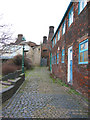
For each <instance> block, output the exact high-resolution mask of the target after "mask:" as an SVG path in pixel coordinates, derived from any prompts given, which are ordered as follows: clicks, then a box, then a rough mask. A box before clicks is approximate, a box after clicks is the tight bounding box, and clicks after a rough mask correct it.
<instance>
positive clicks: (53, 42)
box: [52, 40, 54, 48]
mask: <svg viewBox="0 0 90 120" xmlns="http://www.w3.org/2000/svg"><path fill="white" fill-rule="evenodd" d="M53 47H54V40H52V48H53Z"/></svg>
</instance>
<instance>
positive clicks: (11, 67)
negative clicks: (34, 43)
mask: <svg viewBox="0 0 90 120" xmlns="http://www.w3.org/2000/svg"><path fill="white" fill-rule="evenodd" d="M24 65H25V68H26V69H30V68H31V67H32V62H31V60H30V59H29V58H26V57H25V58H24ZM21 68H22V55H17V56H15V57H14V58H13V59H11V60H8V61H6V62H5V63H3V64H2V74H3V75H7V74H9V73H13V72H15V71H16V70H20V69H21Z"/></svg>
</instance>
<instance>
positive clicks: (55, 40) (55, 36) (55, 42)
mask: <svg viewBox="0 0 90 120" xmlns="http://www.w3.org/2000/svg"><path fill="white" fill-rule="evenodd" d="M55 44H56V36H55Z"/></svg>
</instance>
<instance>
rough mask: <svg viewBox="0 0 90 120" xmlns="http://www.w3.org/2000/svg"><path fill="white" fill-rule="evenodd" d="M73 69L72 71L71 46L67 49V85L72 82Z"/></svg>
mask: <svg viewBox="0 0 90 120" xmlns="http://www.w3.org/2000/svg"><path fill="white" fill-rule="evenodd" d="M72 71H73V69H72V46H71V47H70V48H68V83H70V84H72V82H73V72H72Z"/></svg>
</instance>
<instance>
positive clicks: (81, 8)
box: [78, 0, 87, 14]
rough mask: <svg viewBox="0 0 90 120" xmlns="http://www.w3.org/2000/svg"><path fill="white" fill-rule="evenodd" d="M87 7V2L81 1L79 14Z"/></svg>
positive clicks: (85, 0)
mask: <svg viewBox="0 0 90 120" xmlns="http://www.w3.org/2000/svg"><path fill="white" fill-rule="evenodd" d="M86 5H87V0H79V3H78V14H80V13H81V11H82V10H83V9H84V7H85V6H86Z"/></svg>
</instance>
